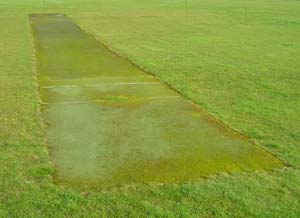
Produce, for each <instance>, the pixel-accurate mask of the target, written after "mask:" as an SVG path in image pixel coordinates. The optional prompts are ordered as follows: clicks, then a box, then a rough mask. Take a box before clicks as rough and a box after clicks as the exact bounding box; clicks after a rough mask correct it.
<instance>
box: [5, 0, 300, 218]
mask: <svg viewBox="0 0 300 218" xmlns="http://www.w3.org/2000/svg"><path fill="white" fill-rule="evenodd" d="M299 4H300V2H299V1H296V0H288V1H283V0H276V1H275V0H274V1H266V0H263V1H256V0H255V1H239V0H237V1H234V0H226V1H189V2H188V7H187V9H188V10H187V13H186V11H185V10H184V9H185V5H184V2H183V1H164V2H162V1H133V0H126V1H118V0H115V1H105V0H103V1H99V2H97V1H90V2H86V1H84V2H83V1H79V0H77V1H72V2H71V1H67V0H65V1H54V0H51V1H50V0H49V1H45V2H42V1H37V0H30V1H26V2H25V1H20V0H12V1H6V2H1V3H0V10H1V14H0V17H1V19H0V27H1V31H0V39H1V40H0V46H1V49H0V78H1V80H0V91H1V92H0V95H1V98H0V136H1V138H0V143H1V146H0V149H1V151H0V164H1V169H0V182H1V185H0V193H1V194H0V201H1V202H0V214H1V216H2V217H299V214H300V211H299V206H300V202H299V196H300V190H299V185H298V184H299V181H300V170H299V167H298V166H299V161H300V150H299V135H300V134H299V129H300V128H299V127H300V122H299V119H298V117H299V108H300V107H299V106H300V105H299V104H300V103H299V95H300V90H299V87H300V84H299V83H300V82H299V64H300V63H299V61H298V57H299V53H300V48H299V40H300V38H299V14H300V11H299V10H300V7H299ZM39 12H62V13H66V14H68V15H69V16H71V17H72V18H73V19H74V20H75V21H76V23H78V24H79V25H80V27H81V28H82V29H84V30H85V31H87V32H89V33H91V34H93V35H95V36H96V38H97V39H99V40H101V41H103V42H104V43H106V45H108V46H109V47H110V48H112V49H113V50H114V51H116V52H118V53H119V54H121V55H123V56H126V57H127V58H129V59H130V60H131V61H133V62H134V63H136V64H138V65H139V66H141V67H143V68H144V69H145V70H147V71H150V72H152V73H153V74H155V75H156V76H158V77H159V78H160V80H162V81H165V82H167V83H168V84H170V85H171V86H173V87H174V88H175V89H177V90H178V91H179V92H181V93H182V94H183V95H184V96H186V97H187V98H189V99H191V100H193V101H194V102H196V103H197V104H199V105H201V107H202V108H204V109H206V111H208V112H209V113H210V114H212V115H213V116H215V117H216V118H218V119H220V120H222V122H224V123H225V124H227V125H229V126H230V127H232V128H234V129H235V130H237V131H239V132H241V133H243V134H245V135H247V136H249V137H251V138H252V139H254V140H256V141H257V142H259V143H260V144H261V145H262V146H264V147H265V148H267V149H269V150H270V151H271V152H272V153H274V154H276V155H277V156H279V157H280V158H281V159H283V160H284V161H285V162H287V163H289V165H291V166H290V167H288V168H284V169H279V170H275V171H257V172H251V173H235V174H231V175H227V174H222V175H218V176H213V177H211V178H209V179H207V180H202V179H199V180H198V181H195V182H193V183H183V184H177V185H157V184H156V185H155V184H152V185H136V186H134V185H131V186H124V187H122V188H116V189H108V190H102V191H100V190H94V191H92V190H90V191H86V190H78V189H73V188H66V187H62V186H57V185H55V184H54V183H53V181H52V174H53V172H54V169H53V166H52V163H51V161H50V158H49V154H48V150H47V147H46V144H45V143H44V136H43V134H44V127H43V125H42V122H41V114H40V112H39V104H38V103H39V97H38V94H37V80H36V78H37V77H36V72H35V63H36V59H35V56H34V46H33V45H34V44H33V38H32V35H31V30H30V25H29V21H28V14H29V13H39ZM125 42H126V43H125Z"/></svg>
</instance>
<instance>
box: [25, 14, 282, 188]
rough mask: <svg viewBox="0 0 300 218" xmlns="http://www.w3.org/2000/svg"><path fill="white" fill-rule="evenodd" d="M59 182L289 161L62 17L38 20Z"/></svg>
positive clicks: (164, 177) (109, 181)
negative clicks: (212, 115) (273, 153)
mask: <svg viewBox="0 0 300 218" xmlns="http://www.w3.org/2000/svg"><path fill="white" fill-rule="evenodd" d="M30 20H31V25H32V30H33V34H34V37H35V44H36V52H37V71H38V78H39V84H40V95H41V99H42V108H43V115H44V119H45V123H46V124H47V130H46V131H47V140H48V142H49V146H50V150H51V156H52V159H53V162H54V164H55V167H56V169H57V176H56V177H57V180H58V181H59V182H63V183H68V184H72V185H80V186H83V185H85V186H98V187H106V186H114V185H121V184H127V183H139V182H146V183H147V182H180V181H187V180H195V179H198V178H200V177H201V176H206V175H210V174H213V173H217V172H234V171H239V170H254V169H271V168H275V167H279V166H281V165H282V163H281V161H280V160H278V159H277V158H275V157H274V156H273V155H271V154H270V153H268V152H266V151H265V150H263V149H262V148H260V147H258V146H255V145H253V144H252V143H251V142H250V141H249V140H248V139H247V138H245V137H242V136H240V135H238V134H236V133H234V132H232V131H231V130H229V129H227V128H225V127H224V126H223V125H221V124H220V123H218V122H216V121H215V120H214V119H212V118H211V117H209V116H207V115H206V114H205V113H203V112H202V111H201V110H200V109H199V108H198V107H197V106H195V105H193V104H191V103H189V102H188V101H186V100H185V99H184V98H182V97H181V96H180V95H178V94H177V93H176V92H175V91H173V90H171V89H169V87H168V86H166V85H165V84H163V83H161V82H160V81H158V80H156V79H155V78H153V77H152V76H150V75H148V74H146V73H144V72H143V71H141V70H140V69H138V68H137V67H135V66H133V65H132V64H131V63H129V62H128V61H127V60H125V59H123V58H121V57H119V56H116V55H115V54H113V53H111V52H110V51H109V50H107V49H106V48H105V47H104V46H103V45H101V44H100V43H99V42H97V41H96V40H95V39H93V38H92V37H91V36H89V35H88V34H86V33H84V32H83V31H82V30H81V29H80V28H78V27H77V26H76V25H75V24H74V23H73V22H72V21H71V20H70V19H68V18H67V17H65V16H63V15H59V14H56V15H55V14H52V15H32V16H30Z"/></svg>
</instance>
